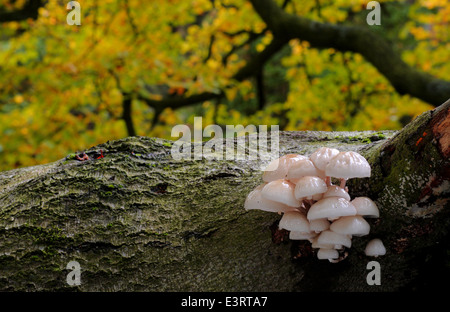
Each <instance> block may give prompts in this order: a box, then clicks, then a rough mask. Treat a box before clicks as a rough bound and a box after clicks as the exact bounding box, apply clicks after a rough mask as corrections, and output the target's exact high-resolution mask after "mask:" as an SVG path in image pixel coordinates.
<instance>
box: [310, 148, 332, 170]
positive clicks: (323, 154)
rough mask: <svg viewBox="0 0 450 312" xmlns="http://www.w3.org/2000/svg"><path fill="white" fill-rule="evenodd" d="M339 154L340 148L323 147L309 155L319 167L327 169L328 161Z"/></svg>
mask: <svg viewBox="0 0 450 312" xmlns="http://www.w3.org/2000/svg"><path fill="white" fill-rule="evenodd" d="M337 154H339V150H337V149H335V148H330V147H321V148H318V149H317V150H315V151H314V152H313V153H312V154H311V155H310V156H309V159H310V160H311V161H312V162H313V163H314V165H315V166H316V167H317V169H319V170H322V171H325V168H326V166H327V165H328V162H329V161H330V160H331V159H332V158H333V157H334V156H336V155H337Z"/></svg>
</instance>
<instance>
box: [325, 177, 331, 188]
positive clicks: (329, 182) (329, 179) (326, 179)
mask: <svg viewBox="0 0 450 312" xmlns="http://www.w3.org/2000/svg"><path fill="white" fill-rule="evenodd" d="M325 183H326V184H327V186H330V185H331V177H329V176H327V177H326V178H325Z"/></svg>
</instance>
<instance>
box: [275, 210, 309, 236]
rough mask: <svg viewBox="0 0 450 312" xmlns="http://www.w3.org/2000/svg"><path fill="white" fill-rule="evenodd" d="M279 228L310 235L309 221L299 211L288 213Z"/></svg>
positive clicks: (282, 218) (284, 215)
mask: <svg viewBox="0 0 450 312" xmlns="http://www.w3.org/2000/svg"><path fill="white" fill-rule="evenodd" d="M278 228H280V229H285V230H288V231H294V232H303V233H308V232H309V231H310V229H309V221H308V219H306V216H305V215H304V214H303V213H301V212H299V211H288V212H285V213H284V214H283V217H281V220H280V223H279V224H278Z"/></svg>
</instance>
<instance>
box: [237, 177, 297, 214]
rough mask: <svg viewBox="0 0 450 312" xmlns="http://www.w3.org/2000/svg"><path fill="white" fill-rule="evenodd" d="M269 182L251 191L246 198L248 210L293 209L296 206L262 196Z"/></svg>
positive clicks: (284, 210)
mask: <svg viewBox="0 0 450 312" xmlns="http://www.w3.org/2000/svg"><path fill="white" fill-rule="evenodd" d="M266 184H267V183H263V184H261V185H258V186H257V187H256V188H255V189H254V190H253V191H251V192H250V193H249V194H248V195H247V198H246V199H245V203H244V208H245V209H246V210H251V209H258V210H263V211H269V212H286V211H293V210H295V209H296V208H295V207H289V206H288V205H286V204H283V203H280V202H275V201H273V200H270V199H267V198H264V197H262V194H261V191H262V189H263V188H264V186H266Z"/></svg>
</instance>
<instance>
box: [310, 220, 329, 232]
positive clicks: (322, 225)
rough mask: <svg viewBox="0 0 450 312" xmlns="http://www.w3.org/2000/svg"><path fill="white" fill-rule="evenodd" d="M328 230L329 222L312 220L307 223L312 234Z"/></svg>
mask: <svg viewBox="0 0 450 312" xmlns="http://www.w3.org/2000/svg"><path fill="white" fill-rule="evenodd" d="M329 228H330V222H329V221H328V220H327V219H326V218H324V219H314V220H311V221H310V222H309V229H310V230H311V231H312V232H316V233H320V232H322V231H325V230H328V229H329Z"/></svg>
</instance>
